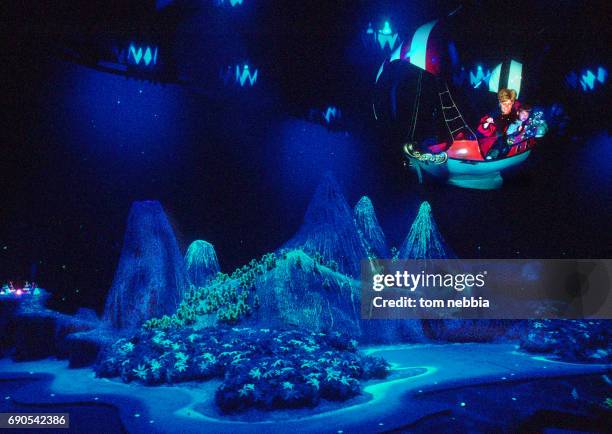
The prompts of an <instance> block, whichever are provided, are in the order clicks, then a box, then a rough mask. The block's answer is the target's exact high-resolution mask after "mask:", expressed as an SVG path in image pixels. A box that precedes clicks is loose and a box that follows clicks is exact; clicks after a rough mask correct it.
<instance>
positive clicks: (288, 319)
mask: <svg viewBox="0 0 612 434" xmlns="http://www.w3.org/2000/svg"><path fill="white" fill-rule="evenodd" d="M255 293H256V294H257V296H258V298H259V307H258V308H257V309H255V310H254V312H253V317H252V320H253V321H255V323H256V324H258V325H262V324H263V325H266V326H270V327H281V328H282V327H296V326H299V327H303V328H306V329H308V330H312V331H332V330H333V331H339V332H343V333H348V334H350V335H352V336H355V337H357V336H359V334H360V331H359V316H360V313H359V297H360V295H359V282H358V281H356V280H354V279H352V278H350V277H349V276H346V275H344V274H342V273H339V272H336V271H333V270H331V269H329V268H327V267H325V266H324V265H321V264H318V263H317V262H316V261H315V260H314V259H312V258H311V257H310V256H308V255H307V254H306V253H304V252H303V251H301V250H292V251H289V252H288V253H286V256H285V257H284V258H281V259H279V260H278V261H277V264H276V267H274V268H273V269H271V270H269V271H267V272H266V273H265V274H263V275H261V276H259V277H258V278H257V279H256V281H255Z"/></svg>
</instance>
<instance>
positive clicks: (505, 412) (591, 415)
mask: <svg viewBox="0 0 612 434" xmlns="http://www.w3.org/2000/svg"><path fill="white" fill-rule="evenodd" d="M607 397H609V385H608V384H607V383H605V382H604V380H603V379H602V377H601V376H587V377H574V378H569V379H547V380H536V381H524V382H519V383H512V384H492V385H484V386H472V387H469V386H468V387H460V388H457V389H452V390H446V391H442V392H432V393H426V394H424V395H423V396H422V397H419V398H416V399H415V400H414V401H412V402H410V405H419V403H420V404H421V405H428V404H435V405H438V406H441V407H443V409H442V410H440V411H439V412H437V413H436V414H434V415H430V416H427V417H425V418H423V419H421V420H419V421H417V422H416V423H414V424H411V425H410V426H405V427H403V428H400V429H397V430H393V431H390V432H411V433H431V432H436V433H490V432H503V433H542V432H553V431H552V430H555V429H556V430H560V431H561V432H594V433H606V432H610V423H611V421H612V409H611V408H610V407H607V408H605V406H604V401H605V400H606V398H607ZM444 407H446V408H444Z"/></svg>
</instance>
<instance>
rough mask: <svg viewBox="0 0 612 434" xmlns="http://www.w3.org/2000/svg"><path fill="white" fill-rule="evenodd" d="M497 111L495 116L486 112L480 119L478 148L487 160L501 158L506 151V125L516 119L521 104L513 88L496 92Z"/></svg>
mask: <svg viewBox="0 0 612 434" xmlns="http://www.w3.org/2000/svg"><path fill="white" fill-rule="evenodd" d="M497 99H498V100H499V113H498V114H497V116H496V117H495V118H493V116H491V115H489V114H487V115H485V116H483V117H482V119H480V124H479V125H478V130H477V131H478V136H479V140H478V141H479V143H480V150H481V152H482V155H483V156H485V158H486V159H487V160H492V159H496V158H501V157H503V156H505V155H506V154H507V153H508V149H507V148H508V146H507V143H506V140H505V139H506V133H507V131H508V127H509V126H510V125H511V124H512V123H514V122H516V120H517V119H518V111H519V109H520V106H521V104H520V103H519V102H518V101H517V99H516V91H515V90H514V89H501V90H500V91H499V92H498V93H497Z"/></svg>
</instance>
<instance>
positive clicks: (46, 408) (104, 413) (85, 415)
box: [0, 379, 127, 434]
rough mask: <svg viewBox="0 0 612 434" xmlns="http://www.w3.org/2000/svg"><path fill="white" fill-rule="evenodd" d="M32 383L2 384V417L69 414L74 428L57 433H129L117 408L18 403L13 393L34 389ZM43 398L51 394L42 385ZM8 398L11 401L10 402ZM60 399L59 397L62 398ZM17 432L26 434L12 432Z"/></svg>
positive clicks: (71, 404)
mask: <svg viewBox="0 0 612 434" xmlns="http://www.w3.org/2000/svg"><path fill="white" fill-rule="evenodd" d="M32 381H33V380H31V379H11V380H8V379H2V380H0V394H1V399H0V412H1V413H68V414H69V415H70V428H69V429H61V430H59V429H58V430H57V431H58V432H65V433H75V434H76V433H87V434H89V433H92V434H109V433H126V432H127V431H126V430H125V428H124V427H123V424H122V423H121V419H120V418H119V411H118V410H117V408H115V407H113V406H111V405H108V404H102V403H92V402H72V403H69V404H39V405H35V404H34V405H33V404H25V403H21V402H18V401H15V400H14V399H13V398H12V396H13V393H14V392H16V391H18V390H20V389H22V388H23V387H25V386H29V387H31V383H32ZM35 390H36V392H37V393H39V394H41V395H42V394H49V393H50V392H49V391H48V389H47V388H46V387H45V386H44V385H43V384H41V383H39V387H37V388H35ZM6 397H11V398H9V399H6ZM58 398H59V395H58ZM12 431H13V432H26V431H24V430H12ZM27 432H28V433H43V434H45V433H46V434H49V433H52V432H54V430H53V429H48V428H45V429H42V428H41V429H28V430H27Z"/></svg>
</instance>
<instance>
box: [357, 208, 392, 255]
mask: <svg viewBox="0 0 612 434" xmlns="http://www.w3.org/2000/svg"><path fill="white" fill-rule="evenodd" d="M353 215H354V216H355V224H356V225H357V230H358V232H359V235H360V237H361V242H362V243H363V245H364V247H365V250H366V252H368V256H370V257H372V256H374V257H376V258H388V257H389V248H388V247H387V241H386V240H385V234H384V233H383V231H382V228H381V227H380V224H378V219H377V218H376V212H375V211H374V206H373V205H372V201H371V200H370V198H369V197H367V196H363V197H362V198H361V199H360V200H359V202H357V205H355V208H354V210H353Z"/></svg>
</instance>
